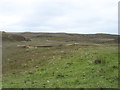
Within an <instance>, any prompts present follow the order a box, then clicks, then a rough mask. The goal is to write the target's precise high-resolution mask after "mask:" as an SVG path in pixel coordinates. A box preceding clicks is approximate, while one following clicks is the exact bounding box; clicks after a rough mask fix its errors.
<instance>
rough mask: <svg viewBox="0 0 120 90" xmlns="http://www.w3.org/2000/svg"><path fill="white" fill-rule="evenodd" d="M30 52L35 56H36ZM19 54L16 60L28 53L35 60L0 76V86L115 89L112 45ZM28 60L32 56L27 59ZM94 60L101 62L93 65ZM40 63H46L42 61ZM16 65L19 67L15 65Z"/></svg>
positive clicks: (114, 58) (34, 50)
mask: <svg viewBox="0 0 120 90" xmlns="http://www.w3.org/2000/svg"><path fill="white" fill-rule="evenodd" d="M30 50H31V51H32V52H31V51H30ZM29 51H30V52H29ZM34 52H36V53H38V55H37V54H35V53H34ZM40 52H42V53H40ZM22 53H23V54H22ZM22 53H21V54H20V55H19V57H21V56H23V55H24V54H27V53H29V54H30V53H31V55H33V56H34V55H35V57H37V58H34V59H35V60H34V62H32V61H31V62H30V61H29V62H30V63H28V62H27V63H28V67H29V65H30V64H32V65H31V66H30V67H31V68H30V67H29V68H26V69H24V70H21V69H19V68H18V69H17V70H15V71H11V73H6V74H4V77H3V87H5V88H7V87H9V88H10V87H12V88H21V87H24V88H25V87H26V88H33V87H36V88H40V87H47V88H48V87H52V88H59V87H60V88H72V87H75V88H83V87H86V88H87V87H88V88H101V87H103V88H117V85H118V61H117V60H118V59H117V58H118V56H117V55H118V53H117V47H116V46H110V45H96V46H79V45H78V46H68V47H61V48H59V47H54V48H50V49H47V48H46V49H43V48H38V49H29V50H28V51H27V53H26V51H25V50H24V51H22ZM29 54H28V55H29ZM24 56H27V55H24ZM14 58H15V57H14ZM17 58H18V55H17ZM21 58H22V57H21ZM24 58H25V59H26V58H27V57H24ZM30 58H33V57H31V56H30ZM43 58H45V59H43ZM96 58H99V59H101V60H102V63H101V64H95V63H94V60H96ZM41 60H42V61H41ZM44 60H46V61H45V62H44ZM38 61H40V63H39V62H38ZM37 62H38V63H39V64H37ZM33 63H35V65H34V64H33ZM14 65H15V64H14ZM17 65H18V66H19V64H17ZM36 65H37V66H38V67H37V68H36V67H35V66H36ZM16 67H17V66H16ZM21 68H22V66H21Z"/></svg>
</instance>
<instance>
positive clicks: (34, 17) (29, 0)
mask: <svg viewBox="0 0 120 90" xmlns="http://www.w3.org/2000/svg"><path fill="white" fill-rule="evenodd" d="M117 9H118V0H0V30H5V31H11V32H22V31H32V32H67V33H118V29H117V28H118V26H117V23H118V20H117V19H118V12H117V11H118V10H117Z"/></svg>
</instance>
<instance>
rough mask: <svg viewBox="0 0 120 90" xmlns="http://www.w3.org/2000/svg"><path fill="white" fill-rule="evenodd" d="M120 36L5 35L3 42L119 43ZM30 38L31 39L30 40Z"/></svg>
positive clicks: (101, 34) (65, 34) (63, 34)
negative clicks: (119, 37)
mask: <svg viewBox="0 0 120 90" xmlns="http://www.w3.org/2000/svg"><path fill="white" fill-rule="evenodd" d="M118 36H119V35H112V34H103V33H97V34H70V33H33V32H23V33H6V32H4V33H3V41H26V40H30V39H33V40H36V39H37V40H38V41H39V42H41V41H46V40H50V41H54V42H56V41H57V42H67V43H69V42H78V43H83V42H90V43H98V44H99V43H118ZM28 38H30V39H28Z"/></svg>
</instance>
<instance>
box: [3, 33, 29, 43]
mask: <svg viewBox="0 0 120 90" xmlns="http://www.w3.org/2000/svg"><path fill="white" fill-rule="evenodd" d="M2 40H3V41H27V40H28V39H27V38H25V37H24V36H21V35H17V34H13V33H6V32H4V33H2Z"/></svg>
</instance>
